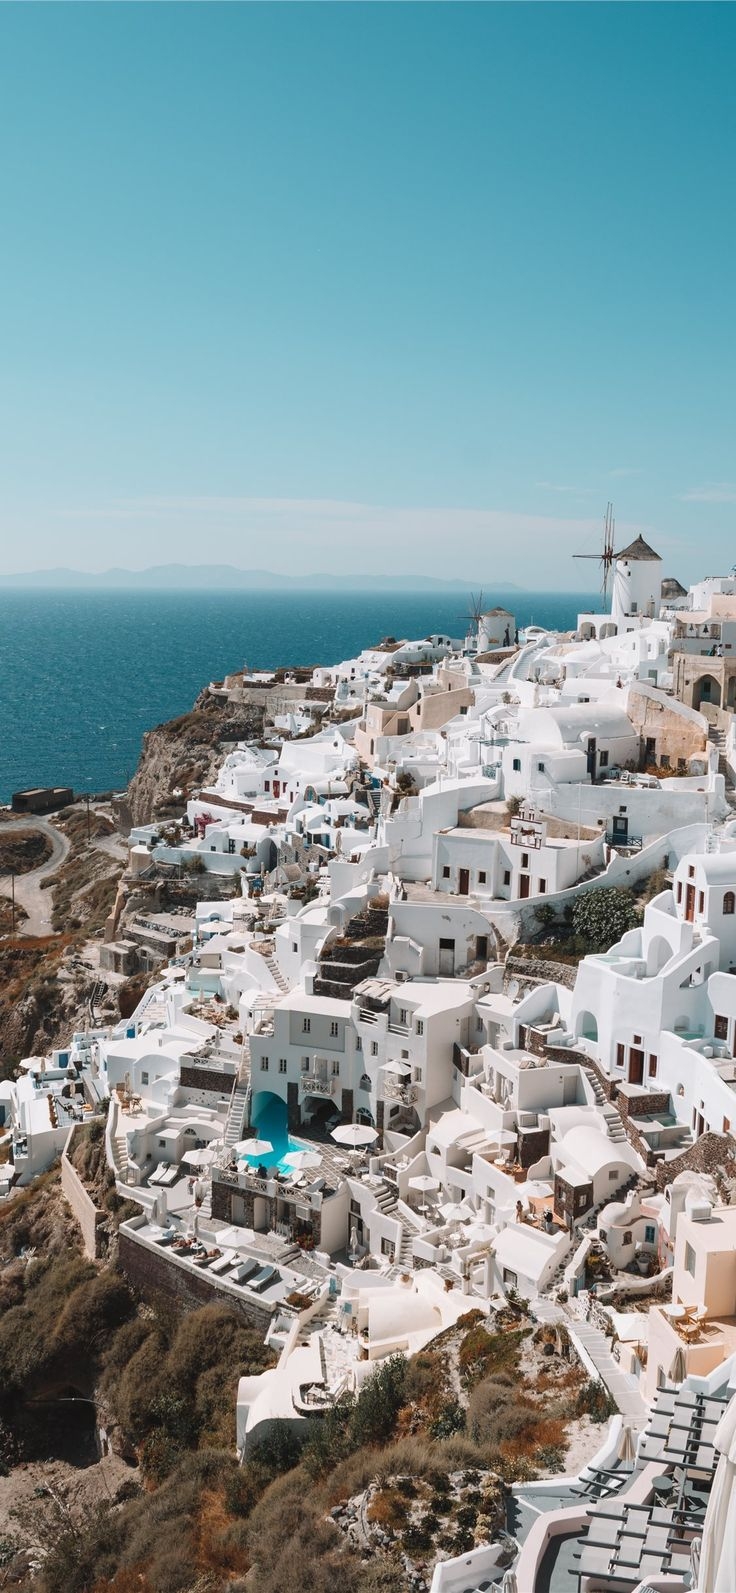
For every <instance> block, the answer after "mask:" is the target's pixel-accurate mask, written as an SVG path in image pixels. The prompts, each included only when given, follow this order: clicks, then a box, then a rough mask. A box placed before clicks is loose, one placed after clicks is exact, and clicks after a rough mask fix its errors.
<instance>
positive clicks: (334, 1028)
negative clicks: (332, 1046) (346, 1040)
mask: <svg viewBox="0 0 736 1593" xmlns="http://www.w3.org/2000/svg"><path fill="white" fill-rule="evenodd" d="M337 1035H338V1027H337V1023H336V1022H335V1019H334V1018H333V1020H332V1022H331V1024H330V1036H331V1038H332V1039H333V1040H336V1039H337Z"/></svg>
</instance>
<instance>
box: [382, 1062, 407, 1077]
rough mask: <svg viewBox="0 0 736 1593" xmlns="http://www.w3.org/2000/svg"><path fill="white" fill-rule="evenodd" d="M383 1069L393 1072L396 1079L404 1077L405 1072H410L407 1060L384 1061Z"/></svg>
mask: <svg viewBox="0 0 736 1593" xmlns="http://www.w3.org/2000/svg"><path fill="white" fill-rule="evenodd" d="M383 1071H384V1073H393V1074H395V1076H396V1078H397V1079H405V1078H406V1075H407V1073H411V1065H410V1063H408V1062H385V1063H384V1066H383Z"/></svg>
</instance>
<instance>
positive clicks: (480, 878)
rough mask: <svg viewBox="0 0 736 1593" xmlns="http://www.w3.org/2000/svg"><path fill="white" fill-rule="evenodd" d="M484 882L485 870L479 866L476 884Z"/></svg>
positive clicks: (483, 883)
mask: <svg viewBox="0 0 736 1593" xmlns="http://www.w3.org/2000/svg"><path fill="white" fill-rule="evenodd" d="M485 882H486V871H485V869H484V868H479V870H478V884H479V885H485Z"/></svg>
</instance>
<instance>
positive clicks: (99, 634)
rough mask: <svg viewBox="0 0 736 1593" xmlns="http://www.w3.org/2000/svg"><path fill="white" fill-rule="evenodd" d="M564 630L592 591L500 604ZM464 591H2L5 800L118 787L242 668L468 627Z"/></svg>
mask: <svg viewBox="0 0 736 1593" xmlns="http://www.w3.org/2000/svg"><path fill="white" fill-rule="evenodd" d="M485 599H486V601H487V604H488V607H489V608H490V607H492V606H493V604H494V603H495V602H502V603H503V604H504V606H505V607H507V608H510V609H513V610H514V611H515V613H516V619H517V624H518V625H525V624H528V623H529V622H530V621H532V620H533V621H534V622H535V623H536V624H539V625H547V626H550V627H553V628H555V627H559V628H562V629H568V628H570V627H571V626H572V625H574V623H575V619H576V615H577V613H578V612H579V610H581V609H585V608H587V607H590V605H591V599H590V597H589V596H588V595H581V594H575V593H560V592H553V593H544V592H542V593H540V592H519V593H513V594H509V593H508V592H507V593H504V594H502V595H501V596H500V597H497V598H494V596H493V594H492V593H490V592H487V593H485ZM468 601H469V594H468V597H466V596H465V595H464V594H463V593H462V592H457V591H456V592H450V593H442V592H436V593H435V592H431V593H421V594H411V593H408V594H407V593H395V592H391V593H377V592H350V593H334V592H303V593H295V592H289V593H287V594H286V595H283V596H282V595H281V594H279V593H277V592H258V593H243V592H201V593H190V592H125V591H122V592H89V591H85V592H70V591H65V592H54V591H38V592H37V591H30V590H26V591H6V592H1V591H0V801H3V802H7V800H8V799H9V797H10V795H11V793H12V792H13V791H15V790H18V789H19V788H22V787H23V786H30V785H71V786H73V787H74V790H75V791H78V792H84V791H90V792H96V791H108V790H110V789H111V788H112V789H116V790H118V789H121V788H122V787H123V786H124V785H126V784H127V781H128V780H129V778H130V776H131V775H132V773H133V771H134V769H135V766H136V763H137V760H138V755H139V752H140V747H141V738H142V735H143V732H144V730H147V729H149V728H150V727H151V726H152V725H156V724H160V723H161V722H162V720H164V719H170V718H173V717H174V716H175V715H176V714H180V713H183V712H185V710H186V709H188V708H190V707H191V705H192V703H193V701H194V698H195V697H196V696H197V694H198V692H199V691H200V690H201V688H202V687H203V686H205V685H206V684H207V682H208V681H210V680H219V679H221V678H222V676H223V675H224V674H226V673H227V672H228V671H230V670H234V669H238V668H240V667H242V665H243V664H244V663H247V664H248V665H249V666H250V667H251V668H253V669H257V668H275V667H276V666H277V665H279V664H302V665H304V664H325V663H336V662H337V661H338V660H340V659H342V658H349V657H351V656H352V655H353V654H354V653H356V652H359V651H360V649H361V648H362V647H367V646H370V645H371V644H372V643H374V642H377V641H380V639H381V637H382V636H389V635H392V636H408V637H416V636H426V635H428V634H429V633H430V632H433V631H439V632H447V634H448V635H450V636H460V635H462V634H464V631H465V628H466V626H465V616H466V615H467V611H468Z"/></svg>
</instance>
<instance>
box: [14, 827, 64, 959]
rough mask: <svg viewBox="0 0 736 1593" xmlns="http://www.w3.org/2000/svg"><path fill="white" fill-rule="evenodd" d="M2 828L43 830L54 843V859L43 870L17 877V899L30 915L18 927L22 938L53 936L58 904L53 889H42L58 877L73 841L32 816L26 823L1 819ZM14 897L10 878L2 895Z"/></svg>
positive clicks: (52, 848)
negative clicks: (54, 899) (53, 918)
mask: <svg viewBox="0 0 736 1593" xmlns="http://www.w3.org/2000/svg"><path fill="white" fill-rule="evenodd" d="M0 825H1V826H2V827H3V828H6V827H7V828H10V826H11V825H12V826H13V827H14V828H15V829H24V830H40V831H41V833H42V834H43V835H46V836H48V839H49V841H50V842H51V856H50V857H49V858H48V859H47V861H46V862H45V863H42V864H41V867H40V868H34V869H31V870H30V871H29V873H27V874H17V875H16V878H15V900H16V902H17V903H18V905H19V906H20V907H22V908H23V911H24V912H25V914H26V918H25V920H24V922H23V923H22V924H20V925H19V926H18V931H17V933H18V934H19V935H39V936H40V935H51V934H53V930H52V927H51V914H52V911H53V905H54V904H53V900H52V892H51V891H50V890H42V889H41V883H42V881H43V880H45V879H48V877H49V875H50V874H55V873H56V871H57V869H58V868H60V867H61V864H62V863H63V862H64V860H65V858H66V857H68V855H69V840H68V838H67V836H66V835H62V832H61V830H57V828H56V826H55V825H54V824H52V823H51V821H50V819H42V818H37V817H30V815H29V816H28V817H26V815H25V814H24V815H23V820H22V822H21V821H19V820H18V819H3V820H0ZM11 894H12V883H11V881H10V879H9V878H8V877H7V876H6V877H5V878H4V879H0V895H2V896H10V895H11Z"/></svg>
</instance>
